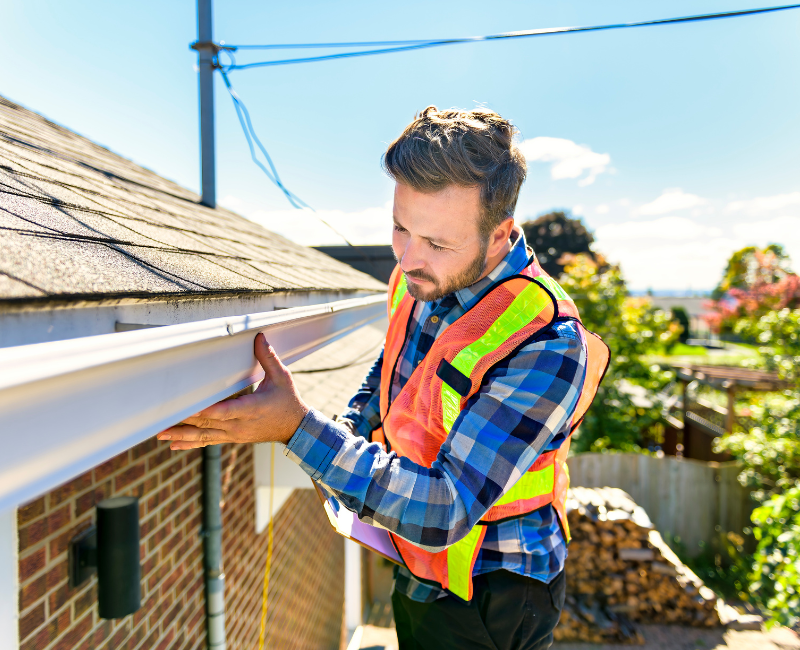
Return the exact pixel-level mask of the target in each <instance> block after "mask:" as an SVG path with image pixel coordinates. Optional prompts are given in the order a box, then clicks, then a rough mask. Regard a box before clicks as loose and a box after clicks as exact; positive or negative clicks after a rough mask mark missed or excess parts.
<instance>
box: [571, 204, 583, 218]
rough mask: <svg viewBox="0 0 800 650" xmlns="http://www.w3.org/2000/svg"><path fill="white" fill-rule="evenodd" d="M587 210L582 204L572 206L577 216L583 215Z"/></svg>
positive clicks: (573, 212)
mask: <svg viewBox="0 0 800 650" xmlns="http://www.w3.org/2000/svg"><path fill="white" fill-rule="evenodd" d="M585 211H586V209H585V208H584V207H583V206H582V205H580V204H578V205H576V206H573V208H572V214H574V215H575V216H576V217H580V216H582V215H583V214H584V212H585Z"/></svg>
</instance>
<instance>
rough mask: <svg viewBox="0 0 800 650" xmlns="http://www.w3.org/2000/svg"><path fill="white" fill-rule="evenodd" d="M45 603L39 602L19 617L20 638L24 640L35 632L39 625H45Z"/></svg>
mask: <svg viewBox="0 0 800 650" xmlns="http://www.w3.org/2000/svg"><path fill="white" fill-rule="evenodd" d="M44 620H45V618H44V603H39V605H37V606H36V607H34V608H33V609H32V610H31V611H30V612H28V613H27V614H25V616H21V617H20V619H19V638H20V640H22V641H24V640H25V639H27V638H28V637H29V636H30V635H31V634H33V633H34V632H35V631H36V629H37V628H38V627H40V626H41V625H44Z"/></svg>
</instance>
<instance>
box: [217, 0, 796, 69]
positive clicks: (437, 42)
mask: <svg viewBox="0 0 800 650" xmlns="http://www.w3.org/2000/svg"><path fill="white" fill-rule="evenodd" d="M798 8H800V4H791V5H781V6H776V7H764V8H761V9H744V10H742V11H728V12H724V13H716V14H700V15H696V16H679V17H676V18H662V19H659V20H647V21H643V22H635V23H616V24H610V25H592V26H585V27H553V28H546V29H530V30H523V31H517V32H505V33H502V34H490V35H488V36H467V37H463V38H445V39H434V40H427V41H425V40H423V41H419V40H418V41H363V42H351V43H287V44H275V45H227V44H226V45H225V48H226V49H231V50H244V49H251V50H253V49H259V50H279V49H301V48H353V47H374V48H378V49H371V50H364V51H359V52H340V53H337V54H326V55H322V56H309V57H300V58H295V59H277V60H273V61H258V62H255V63H245V64H242V65H236V64H235V63H234V64H233V65H231V66H228V67H226V68H225V69H226V71H232V70H247V69H250V68H261V67H267V66H277V65H291V64H295V63H313V62H317V61H330V60H333V59H347V58H354V57H360V56H374V55H377V54H391V53H395V52H408V51H411V50H421V49H426V48H431V47H442V46H444V45H457V44H461V43H477V42H482V41H493V40H499V39H507V38H533V37H537V36H554V35H559V34H575V33H578V32H597V31H607V30H612V29H628V28H632V27H651V26H656V25H668V24H677V23H691V22H700V21H708V20H720V19H724V18H737V17H741V16H750V15H755V14H763V13H770V12H775V11H786V10H788V9H798Z"/></svg>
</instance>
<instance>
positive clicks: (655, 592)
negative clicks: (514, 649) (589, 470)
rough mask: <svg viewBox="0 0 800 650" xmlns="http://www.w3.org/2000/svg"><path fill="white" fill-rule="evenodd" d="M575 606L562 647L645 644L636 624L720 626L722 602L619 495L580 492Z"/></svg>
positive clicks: (571, 502) (570, 582)
mask: <svg viewBox="0 0 800 650" xmlns="http://www.w3.org/2000/svg"><path fill="white" fill-rule="evenodd" d="M567 510H568V515H567V518H568V521H569V527H570V531H571V533H572V543H571V544H570V545H569V555H568V558H567V599H566V603H565V605H564V610H563V611H562V613H561V620H560V622H559V625H558V626H557V627H556V629H555V632H554V635H555V639H556V640H557V641H588V642H592V643H609V642H613V643H620V642H623V643H638V644H641V643H644V639H643V638H642V636H641V634H640V633H639V632H638V631H637V630H636V628H635V627H634V626H633V622H643V623H659V624H675V625H678V624H679V625H692V626H709V627H710V626H716V625H720V618H719V614H718V613H717V599H716V596H715V595H714V592H712V591H711V590H710V589H709V588H708V587H706V586H705V585H704V584H703V582H702V580H700V578H698V577H697V576H696V575H695V574H694V573H693V572H692V571H691V570H690V569H689V568H687V567H686V566H684V565H683V564H682V563H681V561H680V560H679V559H678V557H677V556H676V555H675V554H674V553H673V552H672V550H671V549H670V548H669V547H668V546H667V545H666V544H665V543H664V540H663V539H662V538H661V535H660V534H659V533H658V531H656V530H654V528H653V525H652V523H651V522H650V519H649V518H648V517H647V514H646V513H645V511H644V510H643V509H642V508H641V507H639V506H637V505H636V504H635V503H634V501H633V500H632V499H631V498H630V496H628V495H627V494H626V493H625V492H623V491H622V490H618V489H616V488H577V487H576V488H572V489H571V490H570V491H569V497H568V501H567Z"/></svg>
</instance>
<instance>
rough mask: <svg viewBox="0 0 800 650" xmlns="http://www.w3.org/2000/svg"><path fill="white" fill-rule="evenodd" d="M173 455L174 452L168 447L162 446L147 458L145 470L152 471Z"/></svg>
mask: <svg viewBox="0 0 800 650" xmlns="http://www.w3.org/2000/svg"><path fill="white" fill-rule="evenodd" d="M174 457H175V452H174V451H172V450H171V449H170V448H169V447H167V446H164V447H163V448H162V449H161V450H159V451H158V452H157V453H155V454H153V455H152V456H150V457H149V458H148V459H147V471H148V472H152V471H153V470H154V469H155V468H156V467H158V466H159V465H163V464H164V463H168V462H169V461H170V460H171V459H173V458H174Z"/></svg>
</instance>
